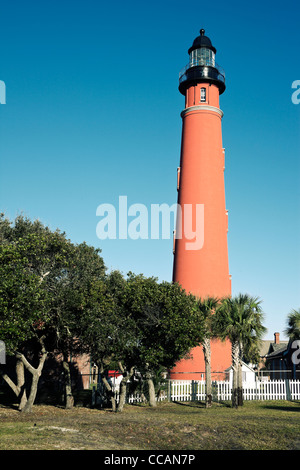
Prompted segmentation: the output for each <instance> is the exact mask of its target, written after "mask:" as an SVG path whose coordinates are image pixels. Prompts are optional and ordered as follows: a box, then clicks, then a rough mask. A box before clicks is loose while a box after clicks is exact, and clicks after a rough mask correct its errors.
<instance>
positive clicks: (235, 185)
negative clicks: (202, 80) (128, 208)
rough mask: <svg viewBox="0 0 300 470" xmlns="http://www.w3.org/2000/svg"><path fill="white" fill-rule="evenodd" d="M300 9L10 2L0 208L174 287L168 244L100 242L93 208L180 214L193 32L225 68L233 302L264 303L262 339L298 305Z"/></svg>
mask: <svg viewBox="0 0 300 470" xmlns="http://www.w3.org/2000/svg"><path fill="white" fill-rule="evenodd" d="M299 13H300V7H299V3H298V2H296V1H293V2H289V3H288V4H282V3H281V2H280V3H279V2H273V1H269V0H267V1H265V0H264V1H258V0H254V1H252V2H240V1H239V2H238V1H226V2H224V1H219V0H217V1H214V2H199V1H191V0H186V1H185V2H182V1H177V0H167V1H166V0H161V1H157V0H153V1H152V2H147V3H146V2H141V1H130V0H128V1H127V2H124V1H119V0H116V1H114V2H104V1H101V0H98V1H95V0H85V1H77V0H72V1H71V0H68V1H66V0H60V1H58V0H54V1H53V0H51V1H49V0H43V1H42V2H41V1H37V0H36V1H33V0H29V1H26V2H24V1H20V0H16V1H13V2H12V1H5V0H3V1H2V2H1V6H0V17H1V29H0V48H1V53H0V80H4V81H5V83H6V87H7V97H6V99H7V104H6V105H0V158H1V159H0V210H1V211H3V212H5V214H6V215H7V216H8V217H9V218H10V219H14V218H15V217H16V216H17V215H18V214H19V213H23V214H25V215H27V216H28V217H30V218H31V219H36V218H39V219H40V220H41V221H42V222H43V223H45V224H47V225H49V226H50V227H51V228H52V229H55V228H59V229H61V230H62V231H65V232H66V234H67V236H68V237H69V238H70V239H71V240H72V241H73V242H75V243H77V242H82V241H86V242H87V243H88V244H90V245H93V246H95V247H100V248H101V249H102V255H103V257H104V261H105V263H106V265H107V267H108V268H109V269H120V270H121V271H122V272H124V273H127V272H128V271H129V270H131V271H133V272H135V273H140V272H142V273H144V274H145V275H147V276H156V277H158V278H159V279H160V280H167V281H171V278H172V263H173V254H172V240H151V239H149V240H135V241H134V240H106V241H101V240H99V239H98V238H97V236H96V225H97V222H98V221H99V218H97V217H96V208H97V206H98V205H99V204H102V203H111V204H114V205H116V206H117V203H118V197H119V196H120V195H126V196H127V197H128V204H129V205H130V204H133V203H141V204H145V205H146V206H147V207H149V208H150V204H154V203H158V204H161V203H167V204H170V205H171V204H173V203H175V202H176V199H177V191H176V168H177V166H178V164H179V157H180V140H181V118H180V112H181V110H182V109H183V107H184V98H183V97H182V95H180V93H179V92H178V73H179V71H180V69H181V68H182V67H183V66H184V65H186V63H187V62H188V54H187V50H188V48H189V47H190V46H191V44H192V42H193V40H194V38H195V37H196V36H198V34H199V30H200V29H201V28H204V29H205V30H206V34H207V35H208V36H209V37H210V39H211V40H212V42H213V44H214V46H215V47H216V48H217V56H216V60H217V62H218V63H219V64H220V65H221V66H222V67H223V68H224V69H225V72H226V84H227V89H226V92H225V93H224V94H223V95H222V96H221V109H222V110H223V112H224V117H223V122H222V126H223V145H224V147H225V148H226V170H225V187H226V204H227V209H228V210H229V233H228V245H229V263H230V273H231V274H232V288H233V294H234V295H235V294H237V293H239V292H243V293H245V292H248V293H249V294H251V295H256V296H259V297H260V298H261V299H262V300H263V304H262V305H263V308H264V311H265V314H266V320H265V324H266V326H267V328H268V333H267V335H266V338H269V339H272V338H273V334H274V332H275V331H279V332H280V333H281V337H282V338H283V329H284V327H285V322H286V316H287V314H288V312H289V311H290V310H291V309H292V308H299V307H300V269H299V267H300V247H299V245H300V243H299V242H300V222H299V215H300V190H299V188H300V164H299V161H300V159H299V157H300V104H299V105H295V104H293V103H292V101H291V95H292V92H293V90H292V88H291V85H292V82H293V81H294V80H300V66H299V51H300V39H299Z"/></svg>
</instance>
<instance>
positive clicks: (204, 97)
mask: <svg viewBox="0 0 300 470" xmlns="http://www.w3.org/2000/svg"><path fill="white" fill-rule="evenodd" d="M200 101H201V102H205V101H206V88H201V92H200Z"/></svg>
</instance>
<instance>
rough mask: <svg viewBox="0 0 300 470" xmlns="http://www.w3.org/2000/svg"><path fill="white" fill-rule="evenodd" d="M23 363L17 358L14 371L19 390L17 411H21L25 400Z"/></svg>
mask: <svg viewBox="0 0 300 470" xmlns="http://www.w3.org/2000/svg"><path fill="white" fill-rule="evenodd" d="M24 372H25V371H24V364H23V362H22V361H21V360H20V359H17V364H16V373H17V387H18V390H19V395H18V398H19V400H20V401H19V411H22V410H23V408H24V406H25V405H26V402H27V396H26V389H25V373H24Z"/></svg>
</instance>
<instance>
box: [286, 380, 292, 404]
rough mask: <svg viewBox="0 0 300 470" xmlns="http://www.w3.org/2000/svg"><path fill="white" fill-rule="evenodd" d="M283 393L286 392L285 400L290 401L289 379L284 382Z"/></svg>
mask: <svg viewBox="0 0 300 470" xmlns="http://www.w3.org/2000/svg"><path fill="white" fill-rule="evenodd" d="M285 392H286V399H287V400H291V389H290V381H289V379H286V380H285Z"/></svg>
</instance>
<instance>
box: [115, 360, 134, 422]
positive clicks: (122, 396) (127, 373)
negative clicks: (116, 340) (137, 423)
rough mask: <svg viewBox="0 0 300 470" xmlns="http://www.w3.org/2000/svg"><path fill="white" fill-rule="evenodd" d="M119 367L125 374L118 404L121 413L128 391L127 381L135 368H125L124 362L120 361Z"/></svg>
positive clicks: (118, 410)
mask: <svg viewBox="0 0 300 470" xmlns="http://www.w3.org/2000/svg"><path fill="white" fill-rule="evenodd" d="M119 369H120V371H121V372H122V374H123V378H122V380H121V383H120V393H119V403H118V406H117V410H116V411H117V412H119V413H121V412H122V411H123V408H124V405H125V401H126V393H127V382H128V380H130V378H131V377H132V375H133V371H134V368H133V367H131V369H130V370H129V371H127V370H125V369H124V367H123V365H122V363H121V362H119Z"/></svg>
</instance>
